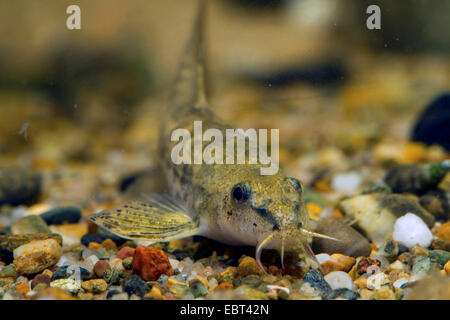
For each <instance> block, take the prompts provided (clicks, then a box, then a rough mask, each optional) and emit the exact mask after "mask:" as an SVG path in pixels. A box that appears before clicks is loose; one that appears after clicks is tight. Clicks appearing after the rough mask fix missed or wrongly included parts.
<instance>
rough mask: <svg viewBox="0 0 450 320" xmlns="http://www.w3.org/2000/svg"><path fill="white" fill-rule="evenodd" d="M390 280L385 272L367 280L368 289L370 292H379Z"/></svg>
mask: <svg viewBox="0 0 450 320" xmlns="http://www.w3.org/2000/svg"><path fill="white" fill-rule="evenodd" d="M388 283H389V278H388V276H387V275H386V274H384V273H383V272H380V273H377V274H374V275H371V276H370V277H368V278H367V288H368V289H370V290H378V289H380V288H381V286H382V285H384V284H388Z"/></svg>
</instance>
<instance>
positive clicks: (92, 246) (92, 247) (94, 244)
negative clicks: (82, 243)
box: [89, 242, 103, 250]
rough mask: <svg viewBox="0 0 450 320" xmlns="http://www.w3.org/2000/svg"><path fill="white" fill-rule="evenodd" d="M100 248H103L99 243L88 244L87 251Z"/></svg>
mask: <svg viewBox="0 0 450 320" xmlns="http://www.w3.org/2000/svg"><path fill="white" fill-rule="evenodd" d="M100 248H103V246H102V245H101V244H100V243H97V242H90V243H89V249H91V250H98V249H100Z"/></svg>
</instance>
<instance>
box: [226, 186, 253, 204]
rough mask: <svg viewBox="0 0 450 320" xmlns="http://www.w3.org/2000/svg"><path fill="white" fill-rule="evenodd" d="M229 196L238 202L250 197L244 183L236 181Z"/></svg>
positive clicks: (248, 189)
mask: <svg viewBox="0 0 450 320" xmlns="http://www.w3.org/2000/svg"><path fill="white" fill-rule="evenodd" d="M231 196H232V197H233V198H234V199H235V200H236V201H239V202H245V201H247V200H248V199H249V198H250V188H249V187H248V186H247V185H246V184H244V183H238V184H237V185H235V186H234V187H233V189H232V190H231Z"/></svg>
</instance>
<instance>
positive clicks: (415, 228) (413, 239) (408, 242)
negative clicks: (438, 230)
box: [393, 213, 433, 249]
mask: <svg viewBox="0 0 450 320" xmlns="http://www.w3.org/2000/svg"><path fill="white" fill-rule="evenodd" d="M393 238H394V240H395V241H398V242H400V243H401V244H403V245H404V246H406V247H408V248H409V249H411V248H412V247H414V246H415V245H416V244H418V245H420V246H421V247H423V248H427V247H429V246H430V245H431V241H432V240H433V234H432V233H431V231H430V229H428V227H427V225H426V224H425V223H424V222H423V220H422V219H420V218H419V217H418V216H416V215H415V214H412V213H407V214H405V215H404V216H403V217H400V218H398V219H397V220H396V221H395V224H394V234H393Z"/></svg>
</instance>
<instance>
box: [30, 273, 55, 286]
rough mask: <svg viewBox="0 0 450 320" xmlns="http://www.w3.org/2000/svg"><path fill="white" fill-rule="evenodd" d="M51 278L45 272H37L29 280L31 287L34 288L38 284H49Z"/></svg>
mask: <svg viewBox="0 0 450 320" xmlns="http://www.w3.org/2000/svg"><path fill="white" fill-rule="evenodd" d="M50 281H51V278H50V277H49V276H48V275H46V274H38V275H36V276H35V277H34V279H33V280H31V284H30V286H31V289H34V288H35V287H36V286H37V285H38V284H45V285H46V286H49V285H50Z"/></svg>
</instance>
